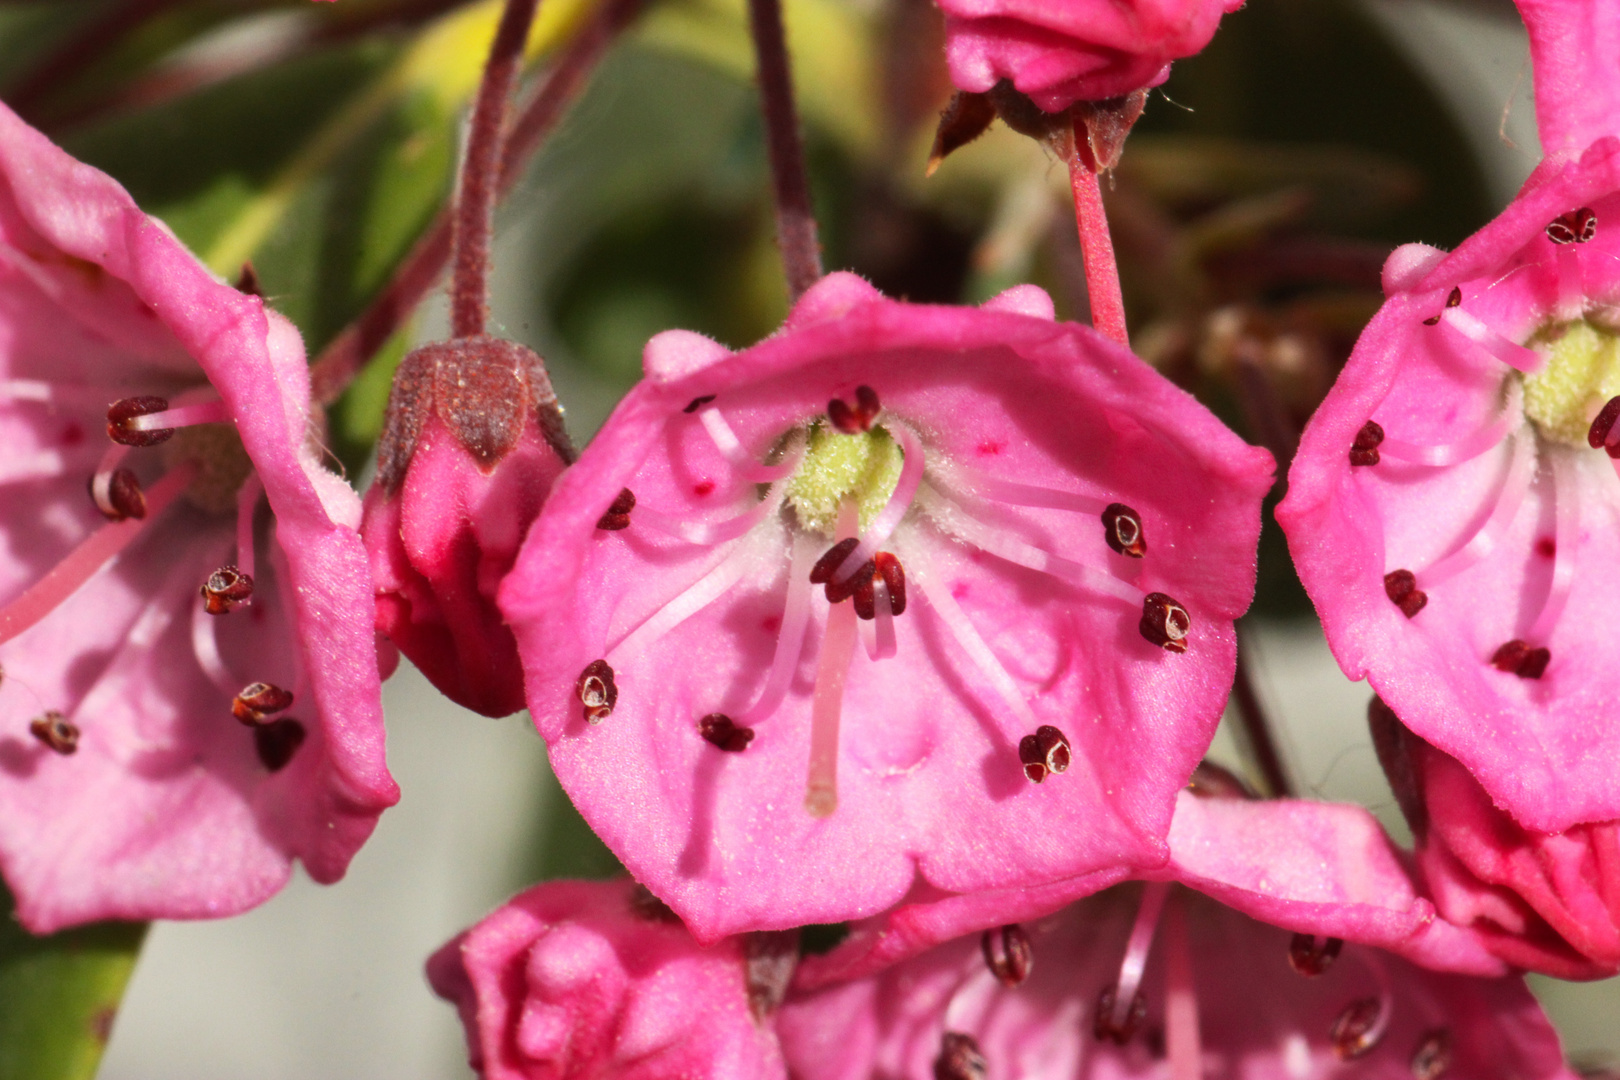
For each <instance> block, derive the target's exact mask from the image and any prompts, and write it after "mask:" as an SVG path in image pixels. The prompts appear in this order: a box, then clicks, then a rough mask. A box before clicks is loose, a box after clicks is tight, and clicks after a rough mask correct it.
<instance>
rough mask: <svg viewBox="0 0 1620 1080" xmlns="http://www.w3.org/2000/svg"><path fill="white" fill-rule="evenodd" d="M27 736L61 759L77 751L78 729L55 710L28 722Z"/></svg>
mask: <svg viewBox="0 0 1620 1080" xmlns="http://www.w3.org/2000/svg"><path fill="white" fill-rule="evenodd" d="M28 734H30V735H32V736H33V737H34V738H36V739H38V740H39V741H40V742H42V743H44V744H45V745H46V746H48V747H50V748H51V749H52V750H54V751H56V752H57V753H58V754H61V755H62V756H63V757H66V756H67V755H69V754H71V753H73V752H74V751H76V750H78V749H79V729H78V727H77V726H76V725H74V724H72V723H69V722H68V719H67V718H66V717H64V716H63V715H62V714H61V713H59V712H57V711H56V710H55V709H51V710H50V711H49V712H47V713H45V715H43V716H36V717H34V718H33V719H32V720H30V721H29V722H28Z"/></svg>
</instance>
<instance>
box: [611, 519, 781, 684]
mask: <svg viewBox="0 0 1620 1080" xmlns="http://www.w3.org/2000/svg"><path fill="white" fill-rule="evenodd" d="M753 561H754V553H753V551H752V550H751V548H750V547H749V545H747V544H740V545H738V546H737V548H736V549H734V550H733V551H731V552H730V553H729V554H727V555H726V557H725V558H724V559H721V560H720V562H719V564H717V565H716V566H715V567H714V569H712V570H710V571H709V572H708V573H706V574H704V575H703V576H702V577H700V578H698V579H697V581H695V582H693V583H692V585H690V586H688V587H687V589H686V590H685V591H684V592H682V593H680V594H679V595H677V596H676V597H675V598H674V599H673V600H671V601H669V603H667V604H665V605H664V606H662V607H660V608H658V609H657V610H656V611H654V612H653V613H652V614H651V615H649V616H647V618H646V619H645V620H643V621H642V623H641V625H639V626H637V627H636V628H635V629H634V630H632V631H630V633H628V634H626V635H625V636H624V637H622V638H620V639H619V643H618V644H617V645H614V646H613V647H612V648H610V649H609V650H608V655H607V658H608V659H609V660H610V661H611V662H612V663H613V664H614V666H615V667H617V666H618V665H619V663H621V662H622V661H623V659H624V658H625V657H631V656H635V655H636V654H637V653H639V652H640V651H641V650H642V649H644V648H645V647H647V646H648V645H650V644H652V643H653V642H654V641H657V640H658V639H659V638H661V637H663V636H664V635H665V634H667V633H669V632H670V631H671V630H673V629H675V627H677V626H679V625H680V624H681V623H683V622H685V621H686V620H687V619H690V618H691V617H692V616H693V615H696V614H697V613H698V612H700V611H702V610H703V609H704V608H706V607H708V606H709V605H710V604H712V603H714V602H715V601H716V600H718V599H719V598H720V597H721V596H722V595H724V594H725V592H726V590H728V589H730V588H731V587H732V586H733V585H735V584H737V582H738V581H740V580H742V577H743V575H744V574H745V573H747V572H748V569H749V566H750V565H751V564H752V563H753Z"/></svg>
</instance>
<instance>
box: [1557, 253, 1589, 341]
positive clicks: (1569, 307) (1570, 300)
mask: <svg viewBox="0 0 1620 1080" xmlns="http://www.w3.org/2000/svg"><path fill="white" fill-rule="evenodd" d="M1556 258H1557V260H1558V261H1557V267H1558V306H1557V310H1556V315H1557V317H1558V319H1560V320H1561V321H1564V322H1571V321H1573V320H1575V319H1578V318H1580V317H1581V315H1582V314H1583V313H1584V312H1585V311H1586V281H1585V278H1584V276H1583V275H1582V273H1581V254H1580V249H1579V248H1577V247H1575V246H1574V245H1573V244H1571V245H1568V246H1561V247H1559V248H1558V250H1557V254H1556Z"/></svg>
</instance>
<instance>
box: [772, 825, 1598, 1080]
mask: <svg viewBox="0 0 1620 1080" xmlns="http://www.w3.org/2000/svg"><path fill="white" fill-rule="evenodd" d="M1171 849H1172V862H1171V865H1170V866H1169V867H1168V868H1167V869H1166V870H1165V871H1163V872H1161V873H1158V874H1155V875H1153V876H1154V877H1157V878H1158V879H1159V880H1157V881H1152V882H1149V883H1148V884H1146V885H1143V886H1137V885H1123V886H1116V887H1114V888H1111V889H1108V890H1106V891H1103V892H1100V893H1097V894H1095V895H1090V896H1089V898H1084V899H1080V900H1078V902H1075V903H1072V904H1069V906H1067V907H1064V906H1062V905H1063V903H1064V902H1065V900H1066V899H1073V898H1074V897H1076V896H1080V897H1085V896H1086V895H1087V892H1088V890H1089V889H1090V888H1091V887H1092V885H1094V884H1095V883H1094V882H1093V883H1082V882H1071V883H1066V884H1064V885H1061V886H1054V887H1050V888H1047V889H1044V890H1029V891H1027V892H1026V893H1023V894H1020V893H1018V892H1016V891H1006V892H1002V893H1000V894H999V895H990V896H982V895H981V896H971V897H961V898H957V899H956V901H954V902H945V903H938V902H935V903H921V904H917V905H914V906H912V907H910V908H905V909H901V910H900V911H898V912H895V913H892V914H891V916H890V917H889V918H887V919H884V920H876V921H874V925H873V926H871V927H861V928H857V930H856V932H855V934H854V935H853V936H852V937H851V939H850V940H849V941H847V942H846V943H845V944H843V945H841V946H840V947H839V948H838V949H837V950H835V951H834V952H833V953H832V954H830V955H828V956H826V957H822V958H817V959H812V960H808V961H807V962H806V963H805V964H804V965H803V966H802V967H801V969H800V972H799V976H798V978H797V979H796V981H795V985H794V989H793V990H792V991H791V992H790V993H789V995H788V998H787V1003H786V1004H785V1005H784V1007H783V1011H782V1014H781V1017H780V1019H779V1022H778V1030H779V1031H780V1032H781V1035H782V1041H783V1050H784V1053H785V1054H786V1056H787V1060H788V1066H789V1068H790V1070H791V1071H792V1072H793V1075H794V1076H796V1077H799V1078H801V1080H814V1078H817V1077H843V1076H868V1075H878V1076H908V1077H909V1076H927V1075H929V1074H930V1070H931V1069H932V1070H933V1072H932V1075H934V1076H935V1077H941V1078H950V1080H968V1078H974V1077H978V1076H983V1075H990V1076H1020V1077H1039V1078H1041V1080H1059V1078H1071V1077H1075V1078H1077V1077H1117V1076H1121V1075H1124V1076H1137V1075H1142V1076H1157V1077H1163V1076H1166V1075H1169V1076H1170V1077H1172V1078H1177V1080H1181V1078H1196V1077H1199V1076H1209V1075H1222V1076H1228V1077H1246V1078H1256V1080H1258V1078H1268V1080H1269V1078H1274V1077H1290V1078H1296V1080H1297V1078H1302V1077H1319V1076H1320V1077H1327V1076H1338V1075H1343V1074H1344V1073H1345V1072H1346V1070H1349V1071H1352V1072H1356V1073H1359V1074H1361V1075H1371V1076H1383V1077H1390V1078H1391V1080H1409V1078H1412V1077H1416V1078H1418V1080H1435V1078H1437V1077H1439V1076H1441V1075H1443V1074H1445V1075H1455V1076H1469V1077H1501V1078H1503V1080H1506V1078H1510V1077H1518V1078H1529V1077H1558V1078H1560V1080H1568V1078H1570V1077H1571V1076H1572V1074H1571V1073H1570V1072H1569V1071H1568V1070H1567V1069H1566V1068H1565V1067H1564V1065H1563V1060H1562V1055H1561V1052H1560V1050H1559V1046H1558V1038H1557V1035H1556V1033H1555V1032H1554V1030H1553V1028H1552V1026H1551V1025H1550V1024H1549V1023H1548V1022H1547V1021H1546V1019H1545V1018H1544V1017H1543V1016H1542V1014H1541V1011H1540V1010H1539V1009H1538V1008H1537V1006H1536V1004H1535V1001H1534V999H1533V998H1532V997H1531V996H1530V994H1529V992H1528V991H1527V990H1526V989H1525V987H1524V984H1523V983H1522V982H1521V981H1520V980H1518V979H1516V978H1502V977H1494V978H1479V977H1476V976H1474V975H1469V974H1460V973H1459V972H1473V973H1494V974H1497V975H1500V973H1501V972H1502V971H1503V966H1502V965H1501V963H1500V962H1499V961H1495V960H1493V959H1492V958H1491V957H1490V956H1489V955H1488V954H1486V953H1485V952H1484V950H1482V949H1481V948H1479V946H1478V943H1477V942H1476V941H1475V940H1474V939H1473V937H1472V935H1470V934H1468V933H1466V932H1463V931H1460V930H1458V929H1457V928H1455V927H1449V926H1447V925H1446V924H1444V923H1441V922H1439V921H1438V920H1436V919H1435V918H1434V913H1433V909H1432V908H1430V907H1429V906H1428V905H1427V903H1426V902H1424V901H1423V900H1421V899H1420V898H1418V897H1417V896H1416V895H1415V894H1414V892H1413V888H1412V884H1411V881H1410V878H1409V876H1408V875H1407V873H1406V871H1405V870H1404V868H1403V867H1402V865H1401V862H1400V860H1399V858H1398V856H1397V854H1396V852H1395V851H1394V849H1393V848H1392V847H1391V846H1390V844H1389V842H1388V840H1387V839H1386V838H1384V836H1383V833H1382V831H1381V830H1380V829H1379V828H1378V826H1377V824H1376V823H1375V822H1373V820H1372V819H1371V817H1370V816H1369V815H1367V814H1366V812H1365V811H1363V810H1361V809H1360V808H1359V807H1349V806H1326V805H1320V804H1313V803H1304V802H1274V803H1250V802H1242V801H1231V800H1209V801H1206V800H1202V799H1198V798H1195V797H1194V796H1192V795H1191V794H1184V795H1183V796H1182V798H1181V803H1180V805H1179V806H1178V808H1177V813H1176V824H1175V826H1174V827H1173V828H1172V830H1171ZM1175 881H1179V882H1181V883H1183V884H1185V885H1190V886H1192V887H1193V888H1195V889H1197V890H1199V892H1197V893H1195V892H1193V891H1191V890H1189V889H1185V888H1180V887H1178V886H1176V885H1173V884H1171V882H1175ZM1065 890H1067V891H1068V897H1067V898H1065V897H1064V896H1063V895H1062V894H1063V892H1064V891H1065ZM1201 894H1202V895H1201ZM1209 897H1214V898H1216V899H1219V900H1221V901H1223V902H1224V905H1226V906H1223V904H1219V903H1215V902H1214V901H1213V900H1211V899H1209ZM1260 920H1263V921H1260ZM1383 948H1394V949H1397V950H1399V952H1400V953H1402V954H1404V958H1403V957H1401V956H1397V955H1394V954H1392V953H1390V952H1385V951H1383ZM1412 960H1417V961H1420V962H1422V963H1423V964H1426V965H1433V966H1434V967H1438V968H1440V969H1442V970H1441V971H1435V970H1431V968H1430V967H1420V966H1417V965H1415V964H1414V963H1412V962H1411V961H1412ZM976 1067H977V1068H978V1069H981V1070H983V1071H975V1068H976Z"/></svg>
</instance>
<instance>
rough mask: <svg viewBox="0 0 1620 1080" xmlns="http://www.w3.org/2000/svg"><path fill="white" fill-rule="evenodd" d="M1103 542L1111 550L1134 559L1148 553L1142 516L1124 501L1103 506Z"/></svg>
mask: <svg viewBox="0 0 1620 1080" xmlns="http://www.w3.org/2000/svg"><path fill="white" fill-rule="evenodd" d="M1102 523H1103V542H1104V543H1106V544H1107V545H1108V547H1109V549H1110V550H1112V551H1115V552H1117V553H1119V554H1120V555H1125V556H1129V557H1130V558H1132V559H1140V558H1141V557H1142V556H1144V555H1146V554H1147V537H1146V536H1144V535H1142V518H1141V515H1139V514H1138V513H1137V512H1136V511H1135V510H1132V509H1131V508H1130V507H1128V506H1126V505H1125V504H1124V503H1109V504H1108V505H1107V506H1105V507H1103V512H1102Z"/></svg>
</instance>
